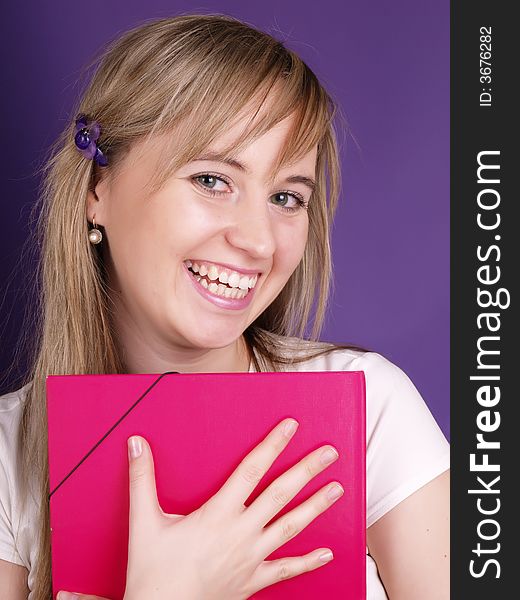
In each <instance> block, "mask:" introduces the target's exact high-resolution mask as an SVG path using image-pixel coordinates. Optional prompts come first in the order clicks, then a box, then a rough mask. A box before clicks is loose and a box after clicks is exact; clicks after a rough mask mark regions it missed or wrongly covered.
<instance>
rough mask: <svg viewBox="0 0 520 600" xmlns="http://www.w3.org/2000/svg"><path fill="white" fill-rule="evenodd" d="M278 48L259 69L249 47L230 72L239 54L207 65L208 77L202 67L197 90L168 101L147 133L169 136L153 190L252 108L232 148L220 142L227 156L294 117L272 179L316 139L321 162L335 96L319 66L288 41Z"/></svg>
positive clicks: (208, 147)
mask: <svg viewBox="0 0 520 600" xmlns="http://www.w3.org/2000/svg"><path fill="white" fill-rule="evenodd" d="M280 46H281V45H280ZM282 48H283V47H282ZM230 52H232V49H230ZM242 52H243V51H242ZM272 54H273V56H270V57H268V58H269V59H270V60H266V61H265V64H264V66H263V68H258V62H259V61H258V57H256V61H255V62H256V63H257V68H256V73H255V69H253V68H252V65H251V64H242V65H241V64H240V62H244V57H243V54H238V55H237V57H236V59H237V60H236V61H235V64H236V63H238V64H236V68H234V69H233V70H232V71H231V72H229V70H228V69H225V68H224V66H223V65H226V64H234V63H233V57H225V58H224V59H223V60H222V61H221V62H219V63H218V66H217V67H216V69H209V70H210V71H211V74H212V75H211V77H210V78H208V79H207V82H206V78H207V73H205V72H204V70H203V71H202V73H201V72H199V73H197V81H195V82H192V90H196V91H197V94H196V95H195V94H194V93H193V94H191V95H190V94H189V92H188V91H187V92H186V94H185V95H184V96H185V97H184V98H182V99H180V100H181V101H180V102H179V98H178V97H177V98H176V100H177V101H176V102H170V103H168V105H166V106H165V107H164V109H163V110H162V112H161V114H160V116H159V118H158V119H157V121H156V122H155V123H154V125H153V127H152V129H151V131H150V133H149V134H148V139H151V138H152V137H153V136H154V135H160V136H161V138H164V140H165V146H164V151H162V152H161V154H160V157H159V160H158V163H157V168H156V169H155V170H154V173H153V175H152V178H151V179H150V181H149V185H150V189H151V193H154V192H156V191H158V190H159V189H160V188H161V187H162V186H163V185H164V183H165V182H166V181H167V180H168V179H169V178H170V177H171V176H172V175H173V174H174V173H175V172H176V171H178V169H179V168H181V167H182V166H183V165H185V164H187V163H189V162H191V161H192V160H194V159H195V158H196V157H197V156H200V155H201V154H203V153H205V152H206V151H208V150H209V149H210V147H211V145H212V144H214V143H215V141H217V140H218V139H219V138H220V137H222V136H224V135H225V134H226V133H227V132H228V131H229V130H230V128H231V127H233V126H234V125H235V124H237V123H238V122H239V121H241V120H242V119H244V118H247V116H248V115H251V117H250V118H249V119H248V121H247V122H246V124H245V126H244V128H243V130H242V133H241V134H240V135H239V136H238V137H237V138H236V139H234V140H233V141H232V142H231V143H230V144H229V145H228V146H227V147H226V148H222V149H219V154H221V155H222V156H223V159H233V158H236V157H237V154H238V153H239V152H240V151H241V150H243V148H245V147H246V146H248V145H249V144H250V143H251V142H253V141H254V140H255V139H257V138H259V137H261V136H262V135H263V134H265V133H266V132H267V131H269V130H270V129H272V128H273V127H274V126H275V125H277V124H278V123H280V122H281V121H283V120H284V119H286V118H288V117H292V118H293V120H292V124H291V128H290V130H289V132H288V134H287V138H286V140H285V142H284V145H283V148H282V150H281V151H280V153H279V155H278V156H277V157H275V158H274V159H273V160H274V166H273V173H272V177H271V178H270V179H271V182H272V181H274V179H275V178H276V176H277V174H278V172H279V171H280V169H282V168H284V167H286V166H288V165H290V164H291V163H293V162H294V161H295V160H298V159H299V158H300V157H302V156H304V155H305V154H307V153H308V152H309V151H310V150H311V149H312V148H314V146H316V145H318V164H320V160H319V157H320V150H321V147H320V142H322V140H323V139H324V138H325V137H326V134H327V132H328V130H329V127H330V126H331V122H332V120H333V118H334V114H335V104H334V103H333V102H332V101H331V99H330V97H329V96H328V94H327V93H326V91H325V90H324V89H323V87H322V86H321V85H320V84H319V82H318V80H317V78H316V76H315V75H314V73H312V71H311V70H310V69H309V68H308V67H307V65H305V63H303V61H301V60H300V59H299V58H298V57H296V56H295V55H293V53H292V52H290V51H288V50H286V49H285V48H283V53H272ZM246 58H247V57H246ZM275 59H276V60H275ZM213 62H214V61H212V63H213ZM260 64H262V62H261V61H260ZM213 66H215V65H213V64H212V67H213ZM215 70H216V71H217V73H215V72H214V71H215ZM223 81H225V85H223V84H222V82H223ZM200 90H204V93H201V91H200ZM179 104H180V106H179ZM162 148H163V147H162Z"/></svg>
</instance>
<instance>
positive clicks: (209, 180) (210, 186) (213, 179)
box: [194, 173, 227, 191]
mask: <svg viewBox="0 0 520 600" xmlns="http://www.w3.org/2000/svg"><path fill="white" fill-rule="evenodd" d="M194 179H195V180H196V181H197V182H198V183H199V184H200V185H201V186H202V187H204V188H206V189H207V190H215V191H223V190H222V189H218V188H217V189H215V188H216V186H217V185H218V183H222V184H224V188H225V186H227V182H226V181H224V180H223V179H222V178H221V177H217V176H216V175H210V174H209V173H204V174H202V175H197V176H196V177H194Z"/></svg>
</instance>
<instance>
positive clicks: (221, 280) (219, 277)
mask: <svg viewBox="0 0 520 600" xmlns="http://www.w3.org/2000/svg"><path fill="white" fill-rule="evenodd" d="M185 264H186V266H187V267H189V268H191V270H192V271H193V272H194V273H198V274H199V278H197V276H196V278H197V281H201V279H200V277H204V276H207V278H208V280H209V281H210V282H213V281H215V282H217V284H216V285H217V286H218V285H220V284H225V283H227V284H228V286H229V287H230V288H237V289H240V290H245V291H246V292H247V291H248V290H249V289H252V288H254V287H255V285H256V282H257V281H258V275H253V276H248V275H240V273H237V272H236V271H232V272H231V273H230V272H229V270H223V271H222V272H221V273H219V267H217V266H215V265H213V264H210V265H209V266H208V265H205V264H204V263H201V264H199V263H196V262H192V261H191V260H186V261H185ZM204 287H208V286H207V285H205V286H204ZM208 289H209V287H208ZM217 289H218V288H217ZM231 297H232V298H233V297H234V296H231ZM239 297H240V295H239Z"/></svg>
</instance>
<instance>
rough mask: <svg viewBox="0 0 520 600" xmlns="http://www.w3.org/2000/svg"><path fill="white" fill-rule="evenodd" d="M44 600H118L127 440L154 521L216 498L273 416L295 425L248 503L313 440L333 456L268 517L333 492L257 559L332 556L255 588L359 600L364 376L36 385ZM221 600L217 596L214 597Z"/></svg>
mask: <svg viewBox="0 0 520 600" xmlns="http://www.w3.org/2000/svg"><path fill="white" fill-rule="evenodd" d="M47 409H48V428H49V442H48V448H49V470H50V520H51V529H52V532H51V540H52V575H53V594H54V595H55V594H57V592H58V591H59V590H61V589H64V590H69V591H75V592H82V593H89V594H95V595H98V596H102V597H105V598H110V599H111V600H121V599H122V598H123V595H124V590H125V578H126V563H127V556H128V554H127V552H128V510H129V489H128V458H127V441H126V440H127V438H128V437H130V436H131V435H133V434H138V435H142V436H144V437H145V438H146V439H147V440H148V442H149V443H150V446H151V448H152V452H153V456H154V462H155V475H156V482H157V493H158V498H159V502H160V505H161V507H162V509H163V510H164V511H165V512H167V513H177V514H188V513H190V512H191V511H193V510H195V509H196V508H198V507H199V506H200V505H201V504H203V503H204V502H205V501H206V500H207V499H208V498H210V497H211V496H212V495H213V494H215V493H216V492H217V491H218V490H219V489H220V487H221V486H222V485H223V483H224V482H225V480H226V479H227V477H228V476H229V475H230V474H231V473H232V472H233V470H234V469H235V468H236V466H237V465H238V463H239V462H240V461H241V460H242V458H243V457H244V456H245V455H246V454H247V453H248V452H249V451H250V450H252V449H253V448H254V447H255V446H256V445H257V444H258V443H259V442H260V441H261V440H262V439H263V438H264V437H265V436H266V435H267V433H268V432H269V431H270V430H271V429H272V428H273V427H274V426H275V425H276V424H277V423H279V422H280V421H281V420H282V419H284V418H286V417H294V418H295V419H297V420H298V421H299V423H300V426H299V428H298V430H297V432H296V434H295V436H294V437H293V438H292V440H291V441H290V442H289V444H288V446H287V448H286V449H285V450H284V451H283V452H282V454H281V455H280V456H279V457H278V458H277V460H276V461H275V462H274V464H273V465H272V467H271V469H270V470H269V471H268V472H267V474H266V475H265V476H264V478H263V479H262V480H261V481H260V483H259V485H258V486H257V488H256V489H255V491H254V492H253V494H252V495H251V496H250V497H249V499H248V501H247V502H246V506H249V505H250V504H251V502H252V501H254V499H255V498H256V497H257V496H258V495H259V494H260V493H261V492H262V491H263V490H264V489H265V488H266V487H267V486H268V485H269V484H270V483H271V482H272V481H273V480H274V479H275V478H276V477H278V476H279V475H281V474H282V473H283V472H285V471H286V470H287V469H288V468H289V467H291V466H292V465H293V464H295V463H296V462H297V461H299V460H300V459H302V458H303V457H304V456H306V455H307V454H308V453H309V452H311V451H312V450H314V449H316V448H318V447H319V446H321V445H323V444H332V445H334V446H335V447H336V448H337V449H338V451H339V454H340V457H339V459H338V460H337V461H336V462H335V463H333V464H332V465H331V466H329V467H328V468H326V469H325V470H324V471H323V472H322V473H320V474H319V475H317V476H316V477H314V479H312V480H311V481H310V482H309V483H308V484H307V485H306V486H305V487H304V488H303V489H302V490H301V491H300V492H299V493H298V495H297V496H295V498H293V500H291V502H290V503H289V504H288V505H287V506H285V507H284V508H283V509H282V510H281V511H280V512H279V513H278V515H277V516H276V517H275V518H274V519H273V520H272V521H271V522H273V521H275V520H276V519H278V518H279V517H280V516H281V515H283V514H285V513H286V512H288V511H290V510H291V509H292V508H294V507H295V506H297V505H299V504H300V503H301V502H302V501H304V500H305V499H307V498H308V497H310V496H311V495H312V494H313V493H315V492H316V491H317V490H318V489H320V488H321V487H323V486H324V485H326V484H328V483H330V482H332V481H333V480H336V481H339V482H340V483H341V484H342V485H343V487H344V488H345V494H344V495H343V496H342V497H341V498H340V499H339V500H338V501H337V502H336V503H335V504H334V505H332V506H331V507H330V508H329V509H328V510H327V511H325V512H324V513H322V514H321V515H319V516H318V517H317V518H316V519H315V520H314V521H313V522H312V523H310V524H309V525H308V526H307V527H306V528H305V529H304V530H303V531H302V532H301V533H299V534H298V535H297V536H296V537H294V538H293V539H291V540H289V541H288V542H286V543H285V544H284V545H283V546H281V547H280V548H278V549H277V550H276V551H275V552H273V553H272V554H271V555H270V556H268V557H266V560H272V559H276V558H282V557H285V556H299V555H302V554H305V553H307V552H310V551H312V550H315V549H317V548H320V547H330V548H331V549H332V551H333V552H334V560H333V561H331V562H330V563H328V564H326V565H325V566H323V567H320V568H318V569H316V570H314V571H311V572H308V573H304V574H302V575H299V576H297V577H295V578H292V579H287V580H284V581H281V582H278V583H276V584H274V585H271V586H269V587H267V588H264V589H263V590H261V591H259V592H257V593H256V594H255V595H254V596H252V598H257V599H259V600H263V599H272V600H278V599H280V600H281V599H287V598H294V599H299V600H301V599H309V600H310V599H315V598H327V599H331V600H332V599H334V600H336V599H339V598H341V599H342V600H361V599H364V598H365V556H366V551H365V546H366V542H365V527H366V521H365V510H366V509H365V448H366V445H365V444H366V442H365V380H364V375H363V373H362V372H331V371H329V372H283V373H197V374H179V373H174V372H173V373H163V374H146V375H145V374H143V375H141V374H128V375H57V376H49V377H47ZM223 600H224V599H223Z"/></svg>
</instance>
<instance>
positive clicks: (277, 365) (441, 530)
mask: <svg viewBox="0 0 520 600" xmlns="http://www.w3.org/2000/svg"><path fill="white" fill-rule="evenodd" d="M223 82H225V85H223ZM76 108H77V110H76V111H75V113H74V114H78V113H79V114H82V115H85V116H86V117H85V118H87V117H88V119H89V120H92V121H95V123H97V125H99V126H100V131H97V130H96V131H95V134H94V130H95V127H97V125H91V126H90V127H91V129H90V130H88V128H87V125H88V123H89V122H90V121H85V122H83V121H81V120H80V123H79V125H78V126H77V127H76V131H74V124H73V123H71V125H70V127H67V128H66V130H65V131H64V132H63V135H62V136H61V137H60V139H59V140H58V141H57V142H56V145H55V148H54V152H53V154H52V157H51V159H50V160H49V163H48V165H47V169H46V178H45V181H44V186H43V189H42V194H41V202H40V204H39V205H38V208H37V210H38V211H39V232H38V233H39V240H40V241H41V263H40V265H41V267H40V270H39V273H38V278H35V279H36V280H37V281H38V282H39V284H40V286H39V291H40V293H41V296H40V298H39V300H38V302H36V303H35V306H37V307H38V312H37V314H36V315H35V317H36V327H34V328H31V329H30V330H28V331H27V332H26V336H27V340H28V341H29V342H30V343H31V344H32V345H34V348H35V352H34V362H33V364H32V367H31V369H30V371H29V372H28V373H27V377H26V381H25V382H24V384H25V385H23V387H22V388H20V389H19V390H16V391H15V392H12V393H11V394H7V395H5V396H3V397H2V398H0V402H1V403H2V404H0V418H1V419H2V420H1V421H0V461H1V465H0V467H2V468H0V559H2V560H0V581H1V582H2V583H0V596H2V598H7V599H8V600H14V599H15V598H16V599H18V598H22V597H24V598H25V597H27V593H28V592H29V598H30V599H31V600H48V598H49V597H50V596H51V583H50V582H51V579H50V577H51V564H50V530H49V514H48V493H49V490H48V465H47V437H46V436H47V430H46V412H45V406H46V404H45V378H46V376H47V375H53V374H72V373H75V374H83V373H85V374H89V373H90V374H96V373H162V372H165V371H171V370H176V371H180V372H221V371H276V370H293V371H294V370H301V371H309V370H310V371H318V370H363V371H364V372H365V377H366V381H367V540H368V548H367V597H368V598H371V599H372V600H376V599H377V600H379V599H384V598H388V597H389V598H391V599H392V600H394V599H395V598H397V599H400V600H403V599H408V598H410V599H412V598H413V599H414V600H416V599H417V598H421V600H430V599H433V598H436V599H439V598H448V597H449V592H448V579H449V577H448V575H449V571H448V564H449V562H448V560H449V559H448V557H447V555H448V505H447V499H448V478H447V475H448V472H447V469H448V466H449V446H448V443H447V441H446V439H445V438H444V436H443V434H442V432H441V431H440V429H439V428H438V426H437V424H436V423H435V421H434V419H433V417H432V415H431V413H430V412H429V411H428V409H427V407H426V405H425V403H424V401H423V400H422V398H421V397H420V395H419V394H418V392H417V390H416V389H415V387H414V385H413V384H412V383H411V381H410V380H409V379H408V377H407V376H406V375H405V374H404V373H403V372H402V371H401V370H400V369H399V368H398V367H397V366H395V365H393V364H392V363H390V362H389V361H388V360H386V359H385V358H383V357H382V356H381V355H379V354H376V353H374V352H367V351H364V350H362V349H360V348H355V347H352V346H348V345H336V344H330V343H326V342H320V341H318V338H319V332H320V329H321V325H322V322H323V318H324V315H325V310H326V305H327V297H328V292H329V285H330V281H331V272H332V261H331V253H330V239H329V236H330V227H331V224H332V218H333V215H334V212H335V209H336V204H337V200H338V194H339V179H340V173H339V162H338V152H337V147H336V135H335V130H334V119H335V116H336V112H337V109H336V107H335V105H334V103H333V101H332V100H331V98H330V96H329V95H328V94H327V92H326V91H325V89H324V88H323V86H322V85H321V84H320V83H319V81H318V79H317V78H316V76H315V75H314V74H313V72H312V71H311V70H310V69H309V68H308V66H307V65H305V63H303V62H302V60H301V59H300V58H299V57H298V56H297V55H295V54H294V53H293V52H291V51H289V50H288V49H286V48H285V47H284V46H283V44H281V43H280V42H278V41H276V40H275V39H273V38H272V37H271V36H269V35H267V34H265V33H262V32H260V31H257V30H255V29H254V28H252V27H250V26H249V25H247V24H244V23H242V22H240V21H238V20H236V19H234V18H231V17H227V16H222V15H184V16H180V17H175V18H165V19H159V20H156V21H151V22H148V23H146V24H144V25H142V26H140V27H137V28H135V29H134V30H131V31H129V32H127V33H126V34H124V35H123V36H122V37H121V38H120V39H118V40H116V41H115V42H114V43H113V44H111V45H110V46H109V47H108V48H107V50H106V52H105V54H104V56H103V57H102V60H101V63H100V65H99V67H98V69H97V71H96V73H95V74H94V77H93V79H92V81H91V83H90V86H89V87H88V89H87V90H86V92H85V94H84V96H83V98H82V99H81V101H80V103H79V106H77V107H76ZM84 126H85V128H87V129H84V128H83V127H84ZM90 134H91V138H89V137H88V136H89V135H90ZM74 135H76V138H74ZM78 135H79V138H78V137H77V136H78ZM94 138H95V139H94ZM75 139H76V143H75V141H74V140H75ZM78 143H81V144H83V146H82V147H81V148H82V149H81V152H78V148H80V146H79V145H78ZM93 143H95V144H96V145H94V146H91V144H93ZM96 148H97V149H98V154H94V152H95V151H96ZM89 153H90V154H89ZM86 156H87V158H92V157H94V158H95V160H88V159H86ZM103 165H104V166H103ZM89 223H92V224H93V225H94V224H95V229H96V230H97V231H95V232H94V234H92V235H91V236H90V237H89ZM90 231H91V232H92V231H93V230H90ZM93 242H99V243H93ZM309 326H310V327H311V333H310V335H309V336H308V338H306V337H305V332H306V331H307V327H309ZM35 335H36V337H34V336H35ZM29 338H32V339H30V340H29ZM276 435H277V434H276V433H273V434H272V438H269V439H271V442H272V443H274V440H276V439H278V438H276V437H275V436H276ZM266 444H267V445H265V446H263V447H262V448H260V447H258V449H257V451H258V456H257V458H258V459H259V458H260V457H263V459H262V460H263V462H264V463H265V464H267V463H268V462H269V461H268V460H267V457H268V456H271V459H274V455H273V447H274V446H272V445H271V446H269V443H268V441H266ZM278 446H279V442H278ZM144 447H145V449H146V448H147V446H146V445H145V446H144ZM269 453H270V454H269ZM142 456H143V457H148V458H150V456H149V453H148V450H145V451H144V452H143V454H142ZM147 460H148V459H147ZM309 460H310V459H309ZM15 465H19V469H16V468H15ZM134 468H135V467H134ZM302 468H303V467H302ZM234 485H235V486H236V482H235V483H233V482H231V483H229V486H228V487H227V494H228V495H229V494H230V493H231V491H232V490H233V489H234V487H233V486H234ZM31 492H33V494H31ZM231 497H232V494H231ZM217 506H220V508H222V506H223V505H222V504H220V505H218V504H217V503H216V502H214V503H213V504H212V509H211V510H212V511H214V514H215V515H217V516H218V511H217V509H216V507H217ZM322 510H323V508H322ZM210 512H211V511H210ZM208 514H209V513H208ZM211 514H213V513H211ZM315 516H316V515H314V517H315ZM162 517H164V515H162V516H161V518H162ZM314 517H313V518H314ZM154 518H155V517H154ZM206 518H207V517H206ZM188 522H189V521H188V520H186V521H184V523H188ZM191 526H193V527H195V528H196V526H194V525H191ZM144 531H146V532H147V533H148V532H149V530H148V529H145V530H144ZM239 531H240V529H239ZM222 535H225V532H223V534H222ZM192 537H193V536H192ZM192 537H190V535H188V534H186V537H185V543H186V547H188V546H189V543H190V540H191V539H192ZM369 550H370V554H368V551H369ZM201 551H202V550H201ZM267 555H268V553H267V554H266V556H267ZM160 556H162V555H160ZM160 556H159V558H158V560H160ZM183 556H184V557H186V556H189V553H187V550H186V553H185V555H183ZM207 556H208V560H207V563H205V564H207V565H208V573H206V572H204V573H200V572H199V573H198V574H197V575H196V579H198V580H201V581H202V580H203V576H204V578H205V579H204V581H210V583H211V586H213V587H211V588H210V587H206V588H205V589H206V590H207V589H218V590H220V595H218V594H217V595H214V596H212V597H214V598H224V597H225V598H227V599H229V598H244V597H246V595H245V594H244V593H242V592H241V593H238V592H236V589H235V588H233V585H236V582H233V583H231V580H232V579H233V577H231V576H232V575H233V573H223V571H222V569H215V571H212V570H211V568H210V567H211V564H212V560H213V554H211V552H210V549H207ZM235 558H238V559H240V558H241V557H240V556H238V557H235ZM244 560H245V558H244ZM294 560H295V561H296V560H297V559H294ZM305 560H306V561H307V562H305V561H304V560H303V559H300V562H299V563H296V562H294V563H290V564H291V565H294V571H293V572H291V575H290V576H297V575H298V573H301V572H303V570H305V569H307V570H310V569H311V568H317V566H318V563H316V562H312V561H311V559H310V558H306V559H305ZM154 564H155V563H154ZM238 564H239V566H237V571H238V570H240V572H242V569H241V567H240V563H238ZM288 564H289V563H288ZM297 565H299V566H297ZM302 565H304V566H302ZM309 565H310V566H309ZM272 566H273V567H274V565H272ZM239 567H240V568H239ZM262 568H264V571H262V569H261V568H259V569H257V570H256V571H255V573H256V574H257V575H258V577H259V579H258V581H260V579H262V582H263V583H262V585H263V586H264V587H265V586H266V585H268V583H269V582H268V579H269V578H268V577H267V575H266V573H267V570H266V568H267V566H266V565H265V564H264V565H263V567H262ZM284 568H285V569H286V568H287V567H284ZM291 568H293V567H291ZM298 569H300V570H298ZM302 569H303V570H302ZM378 571H379V572H378ZM186 572H191V570H190V569H186ZM261 572H263V573H264V575H263V576H262V577H260V575H259V573H261ZM212 573H215V574H214V575H211V574H212ZM228 575H229V581H228V579H226V577H227V576H228ZM211 576H213V579H211ZM286 576H287V574H286ZM269 577H270V576H269ZM208 578H209V579H208ZM219 578H220V579H219ZM4 582H5V583H4ZM432 582H434V585H433V584H432ZM271 583H272V582H271ZM26 584H27V585H28V589H26V588H25V585H26ZM191 584H193V581H192V582H191ZM244 585H245V584H244ZM2 586H3V587H2ZM7 586H10V587H9V588H8V587H7ZM219 586H220V587H219ZM385 588H386V591H385ZM186 589H188V588H186ZM189 589H191V590H193V589H194V588H193V587H190V588H189ZM241 589H247V590H249V591H251V590H252V589H253V588H252V587H251V586H249V584H248V586H246V587H244V588H241ZM258 589H260V588H258ZM141 591H142V590H141ZM133 597H135V596H132V595H131V594H129V595H128V600H130V599H131V598H133ZM144 597H146V596H144ZM166 597H168V596H166V595H165V596H164V598H166ZM179 597H180V596H179ZM185 597H186V598H188V597H190V598H192V597H196V595H195V596H193V595H192V596H189V595H186V596H185ZM208 598H209V596H208ZM161 600H162V598H161Z"/></svg>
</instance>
